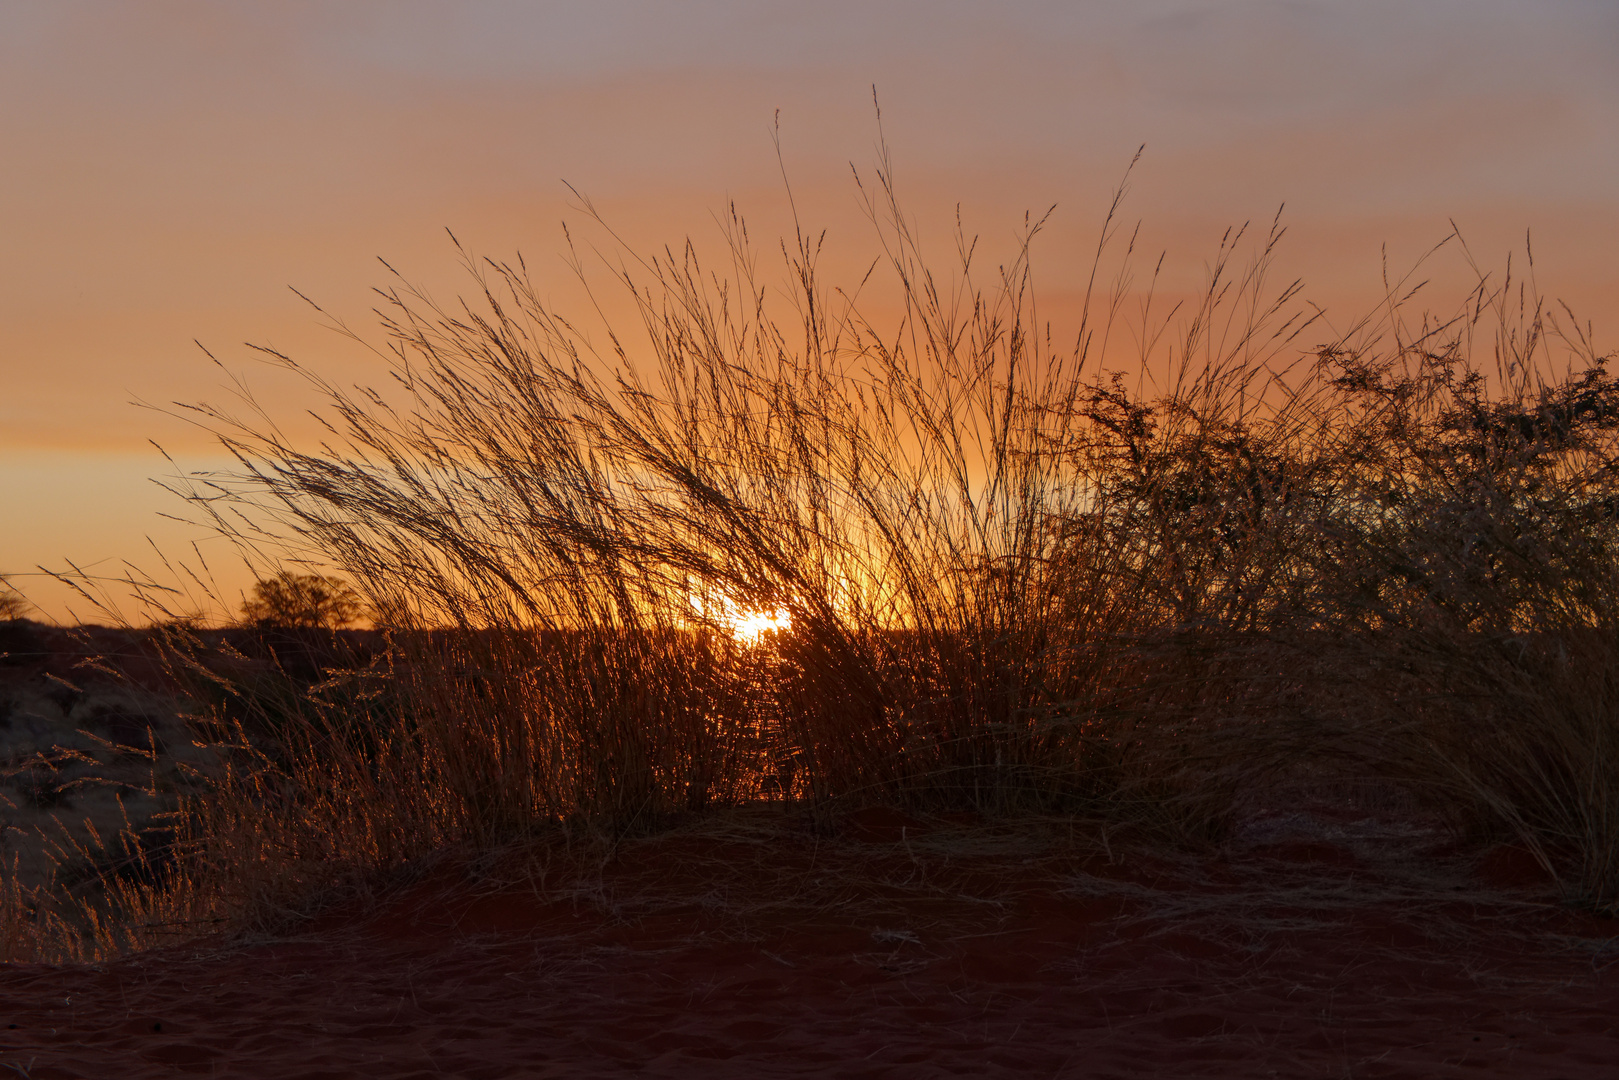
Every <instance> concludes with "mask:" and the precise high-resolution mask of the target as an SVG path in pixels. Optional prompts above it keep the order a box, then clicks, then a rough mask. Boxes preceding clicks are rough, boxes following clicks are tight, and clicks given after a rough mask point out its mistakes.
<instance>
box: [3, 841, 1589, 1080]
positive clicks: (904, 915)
mask: <svg viewBox="0 0 1619 1080" xmlns="http://www.w3.org/2000/svg"><path fill="white" fill-rule="evenodd" d="M777 821H778V823H777V824H775V825H771V824H770V823H769V821H768V820H767V819H766V818H764V817H760V818H757V819H750V818H747V817H746V816H743V817H741V818H738V819H736V820H733V821H732V822H731V823H730V824H729V825H727V826H726V828H725V831H723V832H722V831H720V830H719V829H717V828H716V827H715V826H713V825H708V826H705V827H704V828H703V830H702V831H700V832H689V833H685V834H676V835H670V836H664V837H661V838H657V839H652V840H646V841H637V842H633V843H627V844H624V845H622V846H621V847H620V848H619V849H618V851H617V853H616V855H615V857H614V858H613V859H612V860H611V861H609V862H608V863H607V864H606V865H605V866H596V865H592V863H591V862H590V860H589V858H588V857H587V855H586V854H584V853H578V852H576V853H574V854H569V853H567V852H566V851H560V850H557V849H554V848H553V849H549V850H530V851H527V852H522V853H516V854H512V855H509V856H508V857H506V858H504V859H502V860H500V861H499V862H496V863H493V864H492V865H491V866H488V867H484V868H483V869H482V871H481V872H479V869H478V868H477V867H461V868H459V869H456V870H454V871H451V870H448V869H443V870H440V871H439V872H437V873H436V874H434V875H431V876H429V877H427V878H426V879H424V880H420V881H418V882H416V883H415V884H413V885H411V886H409V887H407V888H404V889H402V890H400V891H398V892H396V893H395V894H394V895H393V896H392V897H391V898H389V899H387V900H385V901H384V902H382V903H380V904H379V905H375V906H373V907H371V908H370V909H368V910H360V909H359V908H358V907H355V909H354V910H351V911H349V912H346V913H345V912H334V913H328V914H326V915H324V916H322V917H321V918H319V919H317V920H315V921H314V922H312V923H308V924H306V925H305V926H304V928H303V932H301V933H300V934H299V935H298V936H296V937H282V938H279V939H277V940H262V941H258V942H252V941H235V942H230V943H217V942H216V943H213V944H211V945H207V946H189V947H182V948H175V949H169V950H164V951H162V952H160V953H156V954H149V955H147V956H144V957H139V958H134V959H130V960H126V961H120V962H117V963H111V964H107V965H103V966H99V967H75V968H45V967H38V966H11V967H7V968H0V1016H3V1023H0V1066H10V1067H11V1068H12V1069H14V1070H15V1071H17V1072H18V1073H19V1074H20V1075H24V1076H29V1077H33V1078H36V1080H53V1078H59V1077H97V1078H100V1077H107V1078H114V1077H155V1076H170V1075H176V1074H194V1075H202V1076H209V1075H217V1076H233V1077H234V1076H243V1077H261V1076H262V1077H277V1078H296V1077H303V1078H308V1080H313V1078H316V1077H323V1078H324V1077H333V1078H335V1077H350V1076H365V1077H420V1078H422V1080H427V1078H430V1077H431V1078H437V1077H504V1076H569V1077H575V1076H577V1077H595V1076H613V1075H620V1074H627V1073H636V1074H638V1075H645V1076H678V1077H687V1076H690V1077H773V1076H810V1077H828V1078H830V1077H839V1078H842V1077H866V1076H870V1077H878V1076H882V1077H907V1078H908V1077H934V1076H974V1077H977V1076H1016V1077H1024V1076H1036V1077H1108V1076H1117V1077H1144V1076H1177V1077H1180V1076H1195V1077H1270V1076H1278V1077H1357V1078H1370V1077H1445V1076H1469V1077H1476V1076H1503V1077H1506V1076H1510V1077H1526V1078H1550V1077H1570V1078H1573V1077H1615V1076H1619V1035H1616V1026H1619V1019H1616V1018H1619V964H1615V961H1616V960H1619V943H1616V942H1615V941H1614V940H1613V935H1614V934H1615V932H1616V931H1619V926H1616V925H1615V924H1614V923H1613V922H1612V921H1608V920H1602V919H1597V918H1594V917H1591V916H1585V915H1580V914H1578V913H1574V912H1571V911H1569V910H1567V909H1564V908H1560V907H1558V906H1557V905H1556V904H1555V903H1554V902H1552V901H1553V893H1552V892H1551V889H1550V886H1549V885H1548V884H1547V883H1546V882H1544V881H1542V880H1540V877H1539V875H1538V872H1537V871H1536V870H1535V867H1534V865H1533V862H1532V860H1529V859H1527V857H1526V856H1524V855H1522V854H1521V853H1515V852H1513V851H1512V850H1511V849H1499V850H1497V851H1496V852H1493V853H1490V854H1489V855H1488V856H1487V857H1486V858H1484V859H1483V860H1478V859H1476V858H1475V859H1468V858H1465V857H1463V856H1461V855H1457V854H1454V853H1451V854H1448V855H1447V853H1446V852H1445V850H1444V849H1443V844H1442V841H1441V840H1440V839H1439V838H1438V837H1437V835H1436V834H1433V833H1432V832H1424V831H1422V830H1418V829H1407V830H1406V831H1405V832H1403V833H1401V832H1399V831H1398V830H1390V829H1389V828H1387V827H1386V825H1385V824H1379V823H1377V822H1375V821H1372V820H1371V819H1365V820H1361V821H1349V820H1339V821H1334V820H1332V819H1330V818H1320V817H1310V816H1308V815H1300V814H1293V815H1285V816H1283V815H1275V816H1272V817H1269V818H1261V819H1256V821H1255V822H1254V823H1253V824H1252V827H1250V828H1248V829H1246V830H1245V831H1244V832H1243V833H1242V834H1241V835H1240V836H1239V838H1238V841H1236V842H1234V843H1233V845H1232V846H1231V848H1230V850H1229V851H1228V852H1227V853H1226V854H1225V855H1224V856H1221V857H1216V858H1206V859H1201V860H1197V859H1190V858H1187V859H1178V858H1172V857H1169V856H1162V857H1158V858H1148V857H1145V856H1139V855H1134V854H1132V855H1129V856H1127V857H1126V858H1125V860H1124V861H1123V863H1122V865H1121V864H1118V863H1114V862H1111V861H1110V860H1109V859H1108V858H1107V856H1106V855H1105V854H1101V853H1091V852H1093V851H1094V848H1093V847H1091V846H1087V845H1081V844H1079V843H1077V842H1076V843H1069V842H1067V841H1066V840H1064V839H1063V838H1062V837H1061V836H1059V835H1057V834H1056V833H1054V832H1053V831H1051V830H1050V829H1047V830H1046V831H1045V832H1044V833H1041V832H1040V830H1039V829H1032V830H1031V828H1030V827H1028V826H1024V827H1020V828H1011V827H1005V828H1000V829H997V828H994V827H988V826H982V825H980V826H970V827H969V826H962V827H959V828H958V827H955V826H952V825H950V824H948V823H941V822H938V821H933V822H930V823H924V822H920V821H914V820H911V819H905V818H900V817H898V816H897V815H894V814H891V813H884V812H868V813H866V814H864V815H857V816H856V818H855V819H853V820H852V821H851V822H850V823H848V824H846V826H845V828H844V829H843V830H842V832H841V833H840V834H839V835H838V836H837V837H834V838H830V839H821V840H816V839H814V838H813V836H812V835H811V834H809V833H807V832H796V833H795V832H793V831H792V830H790V829H787V828H786V827H784V826H782V825H780V824H779V815H778V819H777Z"/></svg>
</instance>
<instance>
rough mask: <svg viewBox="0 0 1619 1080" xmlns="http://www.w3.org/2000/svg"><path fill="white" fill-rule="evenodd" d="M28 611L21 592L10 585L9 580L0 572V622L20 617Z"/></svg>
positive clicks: (26, 602)
mask: <svg viewBox="0 0 1619 1080" xmlns="http://www.w3.org/2000/svg"><path fill="white" fill-rule="evenodd" d="M27 611H28V601H27V600H24V599H23V596H22V593H20V592H18V591H17V590H16V589H14V588H12V587H11V582H10V581H7V580H6V576H5V575H4V574H0V622H9V621H10V620H12V619H20V618H22V617H23V615H24V614H26V613H27Z"/></svg>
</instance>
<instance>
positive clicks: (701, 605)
mask: <svg viewBox="0 0 1619 1080" xmlns="http://www.w3.org/2000/svg"><path fill="white" fill-rule="evenodd" d="M691 605H692V609H693V610H694V611H695V612H696V613H697V616H698V619H699V621H700V622H702V623H705V624H709V625H712V626H714V627H716V628H718V629H720V630H723V631H725V632H726V633H729V634H730V635H731V636H732V637H734V638H736V639H737V641H739V642H741V643H742V644H744V645H758V644H760V643H762V642H763V641H764V640H765V635H767V634H776V633H780V632H782V631H784V630H789V629H791V628H792V625H793V620H792V616H791V615H789V614H788V612H787V610H786V609H785V608H771V609H767V610H758V609H753V608H747V607H743V606H742V605H740V604H738V603H737V602H736V601H734V600H732V599H731V598H730V597H728V596H721V597H718V598H711V599H707V600H705V599H704V598H703V597H700V596H693V597H692V598H691Z"/></svg>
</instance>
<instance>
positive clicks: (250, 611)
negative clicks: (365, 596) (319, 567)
mask: <svg viewBox="0 0 1619 1080" xmlns="http://www.w3.org/2000/svg"><path fill="white" fill-rule="evenodd" d="M365 614H366V606H365V601H364V600H362V599H360V594H359V593H357V592H355V591H354V587H353V586H351V585H350V584H349V583H348V582H346V581H344V580H343V579H342V578H336V577H325V576H323V575H321V574H294V573H292V572H291V571H290V570H283V571H281V572H280V573H279V574H277V575H276V576H275V577H273V578H267V579H264V580H261V581H259V582H258V583H257V584H255V585H254V586H253V596H252V598H251V599H249V600H248V601H247V602H245V603H244V604H243V605H242V621H243V622H245V623H249V624H252V625H254V626H295V627H324V628H326V629H328V630H338V629H341V628H343V627H345V626H348V625H350V624H352V623H354V622H357V621H358V620H360V619H362V618H364V617H365Z"/></svg>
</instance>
